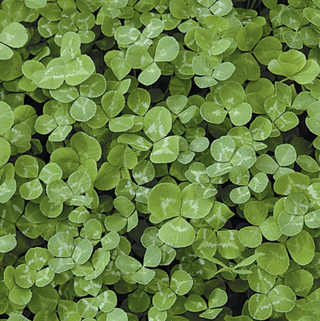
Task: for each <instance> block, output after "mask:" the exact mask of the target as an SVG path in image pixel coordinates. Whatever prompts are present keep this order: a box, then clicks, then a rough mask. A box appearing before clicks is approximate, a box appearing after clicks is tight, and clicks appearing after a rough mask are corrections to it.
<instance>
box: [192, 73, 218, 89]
mask: <svg viewBox="0 0 320 321" xmlns="http://www.w3.org/2000/svg"><path fill="white" fill-rule="evenodd" d="M194 82H195V83H196V85H197V86H198V87H199V88H208V87H211V86H214V85H216V84H217V83H218V82H217V81H216V80H215V79H214V78H212V77H208V76H205V77H194Z"/></svg>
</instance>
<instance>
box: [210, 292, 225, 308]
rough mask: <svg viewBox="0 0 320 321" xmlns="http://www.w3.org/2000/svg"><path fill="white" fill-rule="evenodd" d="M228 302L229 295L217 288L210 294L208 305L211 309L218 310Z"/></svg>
mask: <svg viewBox="0 0 320 321" xmlns="http://www.w3.org/2000/svg"><path fill="white" fill-rule="evenodd" d="M227 301H228V295H227V293H226V292H225V291H224V290H222V289H220V288H216V289H214V290H213V291H212V292H211V293H210V296H209V299H208V305H209V308H210V309H213V308H217V307H221V306H223V305H225V304H226V303H227Z"/></svg>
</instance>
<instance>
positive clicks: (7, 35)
mask: <svg viewBox="0 0 320 321" xmlns="http://www.w3.org/2000/svg"><path fill="white" fill-rule="evenodd" d="M28 38H29V37H28V33H27V29H26V28H25V27H24V26H23V25H22V24H21V23H19V22H12V23H10V24H8V25H7V26H5V27H4V28H3V29H2V31H1V33H0V41H1V42H3V43H4V44H6V45H8V46H9V47H12V48H21V47H23V46H24V45H25V44H26V43H27V41H28Z"/></svg>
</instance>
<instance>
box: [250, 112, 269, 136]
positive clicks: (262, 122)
mask: <svg viewBox="0 0 320 321" xmlns="http://www.w3.org/2000/svg"><path fill="white" fill-rule="evenodd" d="M250 131H251V133H252V138H253V139H254V140H256V141H262V140H265V139H267V138H268V137H269V136H270V135H271V132H272V123H271V121H270V120H269V119H267V118H265V117H263V116H258V117H256V118H255V119H254V120H253V121H252V122H251V124H250Z"/></svg>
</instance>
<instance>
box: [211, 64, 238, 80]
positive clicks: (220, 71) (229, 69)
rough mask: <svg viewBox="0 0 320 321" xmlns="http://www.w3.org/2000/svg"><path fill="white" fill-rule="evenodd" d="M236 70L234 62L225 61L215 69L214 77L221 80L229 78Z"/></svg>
mask: <svg viewBox="0 0 320 321" xmlns="http://www.w3.org/2000/svg"><path fill="white" fill-rule="evenodd" d="M235 70H236V67H235V66H234V64H232V63H231V62H223V63H221V64H220V65H218V66H217V67H216V68H215V69H214V71H213V73H212V77H214V78H216V79H218V80H220V81H223V80H227V79H229V78H230V77H231V76H232V74H233V73H234V71H235Z"/></svg>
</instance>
